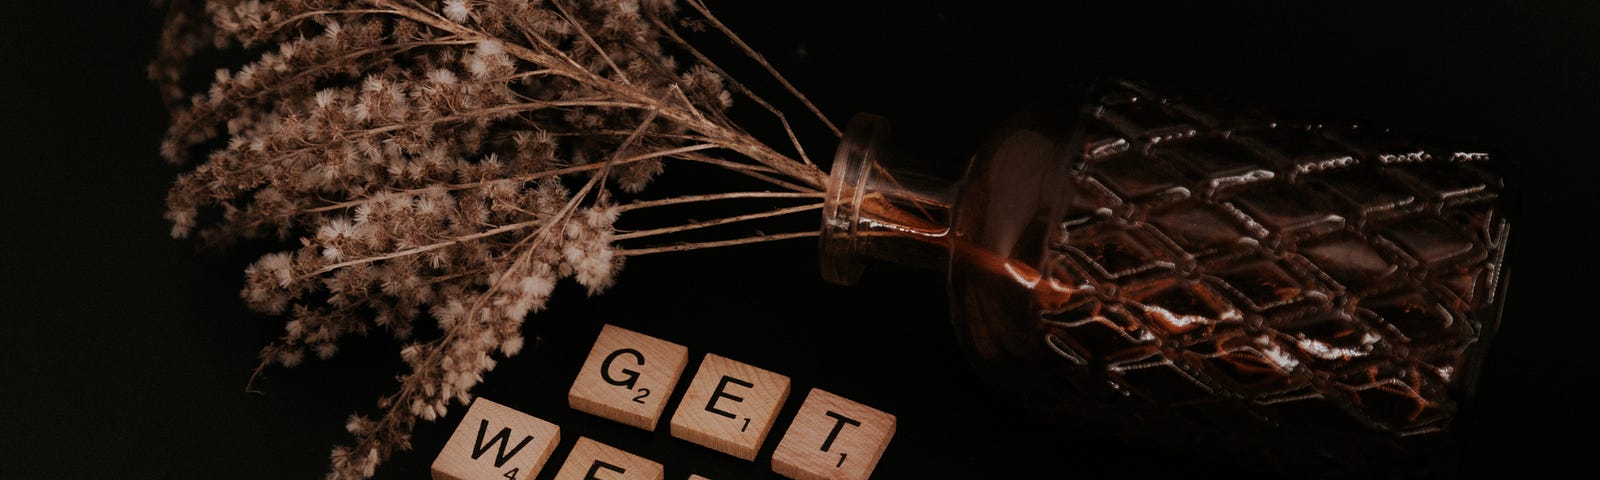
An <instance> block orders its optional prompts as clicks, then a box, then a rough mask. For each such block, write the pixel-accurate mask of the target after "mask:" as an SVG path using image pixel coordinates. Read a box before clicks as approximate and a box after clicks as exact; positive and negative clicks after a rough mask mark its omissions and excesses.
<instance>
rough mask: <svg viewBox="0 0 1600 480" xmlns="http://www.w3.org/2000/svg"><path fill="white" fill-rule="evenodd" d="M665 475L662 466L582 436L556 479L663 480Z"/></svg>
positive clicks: (568, 455) (557, 473)
mask: <svg viewBox="0 0 1600 480" xmlns="http://www.w3.org/2000/svg"><path fill="white" fill-rule="evenodd" d="M665 476H666V470H665V469H664V468H662V467H661V464H659V463H656V462H652V461H650V460H649V459H647V458H644V457H641V456H638V455H634V454H631V453H628V452H624V451H622V450H620V449H617V448H616V447H612V446H610V445H606V444H604V443H600V442H597V441H594V440H590V439H589V437H578V443H577V444H576V445H573V446H572V451H571V452H569V453H567V461H566V462H563V463H562V464H561V470H560V471H558V472H556V478H555V480H590V479H603V480H662V478H663V477H665Z"/></svg>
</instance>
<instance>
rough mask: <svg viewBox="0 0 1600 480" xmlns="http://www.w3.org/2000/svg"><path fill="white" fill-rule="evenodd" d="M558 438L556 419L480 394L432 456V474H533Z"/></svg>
mask: <svg viewBox="0 0 1600 480" xmlns="http://www.w3.org/2000/svg"><path fill="white" fill-rule="evenodd" d="M560 440H561V428H560V427H557V426H556V424H554V423H550V422H547V421H544V420H540V419H538V418H535V417H533V416H531V415H528V414H526V413H522V412H519V411H517V410H514V409H512V408H510V407H507V406H505V405H501V404H498V403H495V402H492V401H489V399H487V398H483V397H478V398H476V399H474V400H473V401H472V406H471V407H469V408H467V414H466V416H465V417H463V418H462V419H461V423H460V424H458V425H456V431H455V433H454V434H451V435H450V439H449V440H447V441H445V444H444V449H442V450H440V451H439V456H438V457H435V458H434V459H433V478H434V480H445V479H449V480H477V479H486V478H492V479H496V480H498V479H502V478H503V479H510V480H524V479H531V478H534V476H535V475H538V473H539V469H541V468H544V462H545V461H546V460H549V459H550V454H551V453H554V452H555V449H556V444H557V443H558V442H560Z"/></svg>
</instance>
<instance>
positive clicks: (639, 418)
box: [567, 325, 689, 432]
mask: <svg viewBox="0 0 1600 480" xmlns="http://www.w3.org/2000/svg"><path fill="white" fill-rule="evenodd" d="M688 363H689V349H687V348H684V347H683V346H682V345H678V344H676V343H672V342H668V341H665V340H661V339H658V338H655V337H651V336H648V335H644V334H640V333H637V332H633V331H631V330H627V329H624V328H621V327H617V326H613V325H606V326H604V327H602V328H601V329H600V337H599V338H598V339H596V340H595V342H594V348H593V349H591V350H590V351H589V358H588V360H585V361H584V362H583V370H581V371H579V372H578V378H577V380H574V381H573V382H572V389H571V390H568V391H567V404H568V405H570V406H571V407H572V408H573V409H574V410H578V411H582V412H588V413H590V414H593V415H598V416H600V417H604V418H608V419H611V420H614V421H617V422H619V423H622V424H624V425H631V426H634V427H638V428H641V429H644V430H645V431H651V432H653V431H655V429H656V424H658V423H660V421H661V413H662V411H664V410H666V408H667V397H670V396H672V389H673V388H675V387H677V385H678V378H679V377H680V376H681V375H683V367H684V366H686V365H688Z"/></svg>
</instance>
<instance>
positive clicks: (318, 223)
mask: <svg viewBox="0 0 1600 480" xmlns="http://www.w3.org/2000/svg"><path fill="white" fill-rule="evenodd" d="M686 5H687V8H685V9H684V12H682V13H683V15H682V16H681V18H680V16H679V14H680V12H679V7H678V6H677V5H676V4H674V3H673V2H671V1H670V0H601V1H578V0H445V1H427V0H347V1H338V0H277V1H267V0H204V1H201V0H173V1H171V2H170V4H168V5H166V6H165V8H167V12H168V13H167V22H166V25H165V29H164V31H163V34H162V38H161V50H160V52H159V54H158V57H157V58H156V60H155V61H154V62H152V63H151V66H150V75H151V77H152V79H154V80H155V81H156V82H157V83H158V84H159V85H160V87H161V91H162V94H163V97H164V98H165V99H166V101H167V102H168V105H169V108H170V114H171V124H170V127H169V130H168V132H167V135H166V138H165V140H164V143H163V144H162V149H161V151H162V154H163V156H164V157H165V158H166V159H167V160H169V161H171V162H174V163H179V164H182V163H186V162H189V157H190V156H191V154H193V153H198V152H204V157H203V159H202V160H200V161H197V162H194V163H195V165H194V167H193V168H192V169H191V170H188V171H187V172H186V173H183V174H181V175H180V176H179V178H178V179H177V180H176V182H175V183H174V185H173V186H172V188H171V191H170V193H169V195H168V198H167V204H168V211H167V214H166V217H167V219H168V220H170V221H171V223H172V235H173V236H174V237H179V238H183V237H188V236H190V235H193V234H196V233H198V235H199V237H200V239H201V240H202V241H203V242H204V243H206V244H208V245H217V246H224V245H228V244H229V243H231V242H235V241H238V240H242V239H255V238H268V239H273V238H275V239H278V240H283V241H288V242H295V241H296V240H297V241H298V242H297V243H298V245H299V246H298V248H295V249H293V250H289V251H282V252H276V253H270V254H267V255H265V256H262V257H261V258H260V259H259V260H257V261H255V262H254V263H253V264H251V265H249V267H248V268H246V269H245V278H246V281H245V286H244V288H243V291H242V292H241V295H242V296H243V298H244V300H245V302H246V303H247V304H248V305H249V307H250V308H252V309H253V310H256V311H259V312H263V313H267V314H273V315H282V316H283V317H284V318H285V319H286V323H285V325H284V333H283V335H282V337H281V338H279V339H277V340H276V341H275V342H272V343H271V344H269V345H267V346H265V347H264V348H263V349H262V351H261V359H262V360H261V366H260V367H259V368H258V369H257V373H260V372H261V371H262V369H266V368H269V367H272V366H274V365H282V366H294V365H296V364H299V363H301V361H302V358H303V357H304V356H305V355H306V354H307V353H311V354H314V355H317V356H318V357H323V358H327V357H330V356H332V355H334V354H335V353H336V352H337V351H338V346H339V342H340V341H341V339H342V338H344V337H346V336H348V335H350V334H365V333H368V332H369V331H382V332H387V333H389V334H392V335H393V336H394V337H396V338H399V339H402V340H403V342H402V344H403V345H404V347H403V349H402V350H400V352H399V353H400V356H401V357H402V358H403V359H404V361H405V362H406V364H407V365H409V367H410V368H409V371H408V372H404V373H403V375H401V376H400V377H399V385H398V388H396V389H395V391H394V392H393V393H392V394H389V395H387V396H384V397H382V398H380V399H379V400H378V403H377V407H378V412H377V414H376V415H375V416H367V415H360V414H357V415H352V416H351V417H350V420H349V422H348V424H347V425H346V428H347V429H348V430H349V432H350V433H351V434H353V435H354V437H355V438H354V444H353V445H349V446H341V447H338V448H335V449H334V451H333V454H332V462H331V467H330V473H329V475H328V476H329V478H339V479H347V478H366V477H370V476H372V475H373V473H374V471H375V469H376V467H377V466H378V465H379V464H380V463H381V462H383V461H384V460H385V459H387V458H389V457H390V456H391V455H394V454H395V453H396V452H398V451H401V450H405V449H408V448H410V446H411V445H410V441H409V436H410V432H411V431H412V428H413V427H414V425H415V424H416V422H417V421H418V420H425V421H431V420H435V419H437V418H439V417H441V416H443V415H445V414H446V413H447V411H448V409H449V407H450V406H451V405H452V404H454V405H462V404H465V403H466V402H468V400H469V399H470V395H471V393H470V392H471V389H472V388H473V387H474V386H475V385H477V384H478V383H480V382H481V381H482V380H483V375H484V373H485V372H487V371H489V370H490V369H492V368H494V366H495V362H496V359H497V358H504V357H509V356H514V355H516V354H517V353H518V351H519V350H521V349H522V347H523V342H524V340H523V337H522V334H521V330H522V325H523V322H524V321H525V320H526V319H527V318H528V316H529V315H530V314H531V313H534V312H537V311H539V310H540V309H542V308H543V307H544V306H545V304H546V302H547V301H548V300H549V298H550V295H551V293H552V291H553V289H554V288H555V286H556V284H557V283H558V282H561V281H562V280H563V279H566V278H572V279H573V280H575V281H576V282H577V283H578V284H581V285H582V286H584V287H587V289H588V291H589V292H590V293H591V294H595V293H598V292H601V291H602V290H604V289H605V288H606V287H607V286H608V285H610V284H611V283H612V281H613V280H614V279H615V278H616V275H617V272H618V269H619V268H620V267H621V266H622V263H623V261H624V259H626V258H627V257H630V256H637V255H645V254H651V253H659V252H669V251H682V250H691V249H697V248H706V247H716V246H723V245H734V244H741V243H752V242H762V241H773V240H783V239H790V238H800V237H809V236H815V235H817V233H816V232H815V231H798V232H783V233H775V234H765V233H759V232H758V233H756V234H752V235H748V236H736V237H733V238H723V239H717V240H709V241H697V242H691V243H685V242H676V243H674V242H671V241H657V242H654V243H647V244H643V245H633V244H631V243H629V244H624V243H623V242H627V241H635V242H637V241H640V240H643V241H646V242H649V241H650V239H657V240H667V237H668V236H670V235H671V234H674V233H677V232H683V231H687V230H695V229H701V228H707V227H713V226H717V225H723V224H728V223H733V222H742V221H749V220H756V219H762V218H769V217H776V216H780V215H788V214H793V213H797V212H804V211H810V210H814V209H817V208H819V207H820V204H821V196H822V195H821V193H820V190H821V185H822V184H823V179H824V178H825V176H826V174H825V173H824V172H822V171H821V170H820V169H818V168H817V167H816V166H815V165H814V164H813V163H812V162H811V161H810V160H809V159H808V158H807V156H806V154H805V151H804V149H802V148H801V146H800V143H801V142H800V141H799V139H798V138H797V137H796V135H795V134H794V130H793V129H792V128H790V126H789V124H788V121H787V119H786V118H785V116H784V115H783V114H782V112H781V111H780V110H779V109H777V108H775V107H773V106H772V104H771V103H769V102H767V101H765V100H763V99H762V98H760V97H759V96H757V95H756V94H755V93H754V92H752V91H751V90H750V89H748V88H746V87H744V86H743V85H742V84H740V83H739V82H737V81H735V80H734V79H732V78H730V77H729V76H727V75H726V74H725V72H724V71H723V70H722V69H721V68H719V67H718V66H717V65H716V64H714V63H712V61H711V60H710V59H709V58H708V57H707V56H706V55H705V54H703V53H702V52H701V51H700V50H699V49H696V48H695V47H694V46H693V45H691V44H690V42H689V41H687V40H685V36H687V35H688V34H690V33H692V32H710V33H715V34H720V35H722V36H725V37H726V39H727V40H728V41H729V42H730V44H731V45H733V46H735V47H737V48H738V49H739V50H741V51H743V52H744V53H745V54H747V55H748V57H749V58H748V59H749V60H753V61H754V62H755V63H758V64H760V65H762V66H764V67H766V68H767V70H768V71H769V72H771V73H772V75H773V77H774V78H775V79H776V80H777V82H778V83H780V84H781V85H783V86H784V87H785V88H786V89H787V90H788V93H790V94H793V97H795V98H796V99H798V100H799V103H800V104H802V105H804V106H805V107H806V108H808V109H809V110H810V111H811V113H813V114H815V116H816V118H817V119H818V120H820V122H821V123H822V124H823V125H824V126H825V127H826V128H827V129H828V130H830V131H832V132H833V134H834V135H838V129H837V128H835V127H834V126H833V125H832V124H831V123H829V122H828V120H827V119H826V118H825V117H823V116H822V115H821V114H820V113H819V112H817V110H816V108H815V107H813V106H811V105H810V103H809V102H806V101H805V100H804V98H803V97H801V96H800V95H799V94H798V92H796V91H795V89H794V88H793V87H791V86H789V84H788V83H787V82H786V81H784V80H783V79H782V77H781V76H778V75H777V73H776V72H775V71H773V70H772V69H771V68H770V66H767V63H766V62H765V61H764V60H762V59H761V57H760V55H758V54H756V53H755V52H754V51H753V50H752V49H751V48H750V47H748V46H747V45H746V44H744V42H742V41H741V40H740V39H739V38H738V37H737V36H736V35H734V34H733V32H732V31H730V30H729V29H728V28H727V27H726V26H724V25H723V24H722V23H721V22H719V21H718V20H717V18H716V17H715V16H713V15H712V14H711V12H710V10H709V9H708V8H707V7H706V5H704V4H703V3H702V2H701V1H700V0H688V1H687V2H686ZM208 50H220V51H224V52H233V53H238V54H243V55H246V56H247V57H248V59H247V60H246V61H244V62H242V64H239V65H234V66H232V67H230V68H223V69H220V70H217V71H216V73H215V76H214V79H213V80H212V81H210V82H209V86H208V87H206V88H205V89H203V90H198V91H190V90H192V88H186V86H187V85H189V84H190V83H191V82H190V80H191V79H190V78H189V70H191V68H190V67H191V66H193V65H194V64H197V63H200V61H199V60H198V59H199V58H201V56H202V54H204V52H206V51H208ZM735 96H740V97H743V98H745V99H748V100H749V101H750V102H751V103H753V104H755V105H758V106H760V107H761V108H763V109H765V110H766V111H768V112H770V113H771V114H772V115H774V116H775V117H776V120H777V122H778V123H780V124H781V125H782V127H783V130H784V131H785V132H786V133H787V135H788V139H787V140H788V143H789V145H786V146H784V147H783V150H780V149H779V148H775V147H772V146H769V145H768V144H767V143H764V142H763V141H761V140H758V139H757V138H755V136H754V135H752V134H750V133H748V132H747V131H746V130H745V129H744V128H741V126H740V125H737V124H736V123H735V122H734V121H733V120H731V119H730V118H729V115H728V109H729V107H730V106H731V105H732V104H733V100H734V97H735ZM678 162H683V163H692V164H698V165H709V166H711V167H715V168H717V169H723V170H726V171H729V172H737V173H740V174H744V175H747V176H749V177H750V178H753V179H755V181H758V182H760V183H762V184H764V185H766V186H768V188H762V189H750V190H736V191H707V192H700V193H694V194H684V195H676V196H667V197H657V198H648V197H644V196H640V195H638V194H639V193H640V192H642V191H643V190H645V188H646V187H647V186H648V185H649V184H650V182H651V180H652V179H653V178H654V177H655V176H656V175H657V174H659V173H660V172H661V171H662V169H663V168H666V167H667V166H668V165H669V164H673V163H678ZM740 199H756V202H755V203H757V204H758V205H759V206H758V207H756V208H755V211H753V212H751V213H747V214H742V215H735V216H729V217H724V218H717V219H711V220H702V221H685V222H683V223H680V224H676V225H670V226H666V227H661V228H652V229H646V230H637V231H619V230H618V229H617V228H616V227H615V224H616V221H617V219H618V217H619V216H622V215H625V214H627V213H629V212H632V211H636V210H644V209H653V208H658V207H665V206H669V205H685V204H697V203H702V202H714V201H725V200H740ZM774 203H777V204H778V205H779V206H780V208H775V209H774V205H773V204H774ZM791 203H792V204H793V205H789V204H791ZM784 205H787V206H784ZM418 322H432V323H433V324H434V325H436V326H437V328H428V329H426V331H428V332H435V331H437V332H439V334H438V335H436V336H435V335H427V336H428V337H429V338H421V337H422V335H420V334H417V333H416V332H418V331H419V329H416V328H414V326H415V325H417V324H418ZM385 375H388V373H386V374H385Z"/></svg>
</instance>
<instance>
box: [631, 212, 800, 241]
mask: <svg viewBox="0 0 1600 480" xmlns="http://www.w3.org/2000/svg"><path fill="white" fill-rule="evenodd" d="M819 208H822V204H821V203H814V204H809V205H801V206H798V207H789V208H779V209H776V210H772V211H769V212H761V213H749V214H744V215H735V216H732V217H723V218H718V219H714V220H704V221H699V222H691V223H685V224H682V225H673V226H670V227H661V228H654V229H650V230H639V231H636V232H628V233H620V234H617V235H616V236H613V237H611V238H613V239H615V240H627V239H630V238H641V237H650V236H655V235H666V234H669V233H678V232H687V231H690V230H698V229H702V228H708V227H715V226H717V225H727V224H730V223H735V222H743V221H749V220H759V219H763V218H772V217H779V216H783V215H788V214H791V213H797V212H807V211H811V210H816V209H819Z"/></svg>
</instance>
